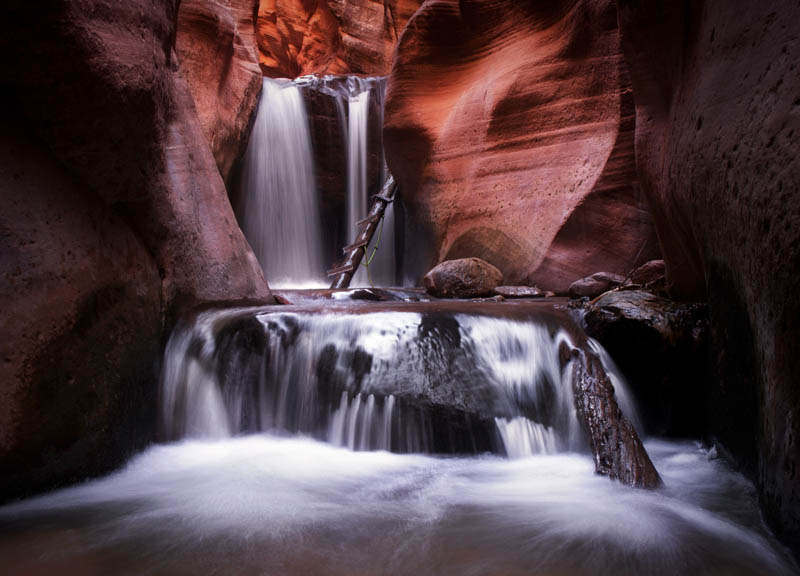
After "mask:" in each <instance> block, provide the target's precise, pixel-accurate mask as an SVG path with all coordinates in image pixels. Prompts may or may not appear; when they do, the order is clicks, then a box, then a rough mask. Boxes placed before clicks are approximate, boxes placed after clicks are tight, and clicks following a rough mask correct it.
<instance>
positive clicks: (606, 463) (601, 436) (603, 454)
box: [572, 350, 661, 488]
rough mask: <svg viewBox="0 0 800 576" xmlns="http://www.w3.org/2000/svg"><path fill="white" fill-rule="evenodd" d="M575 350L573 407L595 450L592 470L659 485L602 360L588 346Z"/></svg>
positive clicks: (632, 482) (638, 483)
mask: <svg viewBox="0 0 800 576" xmlns="http://www.w3.org/2000/svg"><path fill="white" fill-rule="evenodd" d="M574 353H575V354H576V355H575V357H574V370H575V373H574V378H573V381H572V382H573V383H572V387H573V393H574V396H575V408H576V410H577V412H578V419H579V420H580V421H581V422H583V425H584V430H585V431H586V435H587V437H588V440H589V445H590V446H591V448H592V453H593V454H594V464H595V470H596V471H597V473H598V474H603V475H605V476H608V477H609V478H612V479H614V480H618V481H620V482H622V483H623V484H628V485H629V486H635V487H637V488H656V487H658V486H660V485H661V477H660V476H659V475H658V472H657V471H656V468H655V466H653V462H652V461H651V460H650V456H649V455H648V454H647V451H646V450H645V449H644V446H643V445H642V441H641V439H640V438H639V435H638V434H637V433H636V430H635V429H634V428H633V426H632V425H631V423H630V422H629V421H628V420H627V418H625V417H624V416H623V415H622V411H621V410H620V409H619V406H618V405H617V400H616V398H615V397H614V387H613V385H612V384H611V381H610V380H609V378H608V375H607V374H606V372H605V370H604V369H603V364H602V362H601V361H600V359H599V358H598V357H597V356H596V355H595V354H594V353H592V352H589V351H587V350H583V351H579V350H575V351H574Z"/></svg>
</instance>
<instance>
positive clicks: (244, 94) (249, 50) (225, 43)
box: [175, 0, 262, 179]
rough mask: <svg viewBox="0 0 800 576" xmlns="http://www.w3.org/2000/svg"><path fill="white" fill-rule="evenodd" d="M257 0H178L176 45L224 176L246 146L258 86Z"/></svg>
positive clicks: (259, 79)
mask: <svg viewBox="0 0 800 576" xmlns="http://www.w3.org/2000/svg"><path fill="white" fill-rule="evenodd" d="M257 8H258V0H226V1H225V2H210V1H208V0H182V1H181V3H180V8H179V11H178V29H177V34H176V40H175V49H176V51H177V53H178V58H179V60H180V68H181V72H182V74H183V76H184V78H185V79H186V81H187V82H188V84H189V88H190V90H191V92H192V97H193V99H194V103H195V108H196V110H197V116H198V118H199V119H200V125H201V126H202V127H203V133H204V134H205V136H206V139H207V140H208V142H209V144H210V146H211V151H212V152H213V153H214V158H215V159H216V161H217V166H218V167H219V171H220V173H221V174H222V177H223V179H227V178H228V175H229V174H230V171H231V167H232V166H233V163H234V161H235V160H236V159H237V158H238V157H239V156H240V155H241V154H242V153H243V152H244V150H245V148H246V147H247V134H248V126H249V122H250V118H251V116H252V114H253V113H254V111H255V108H256V104H257V102H258V94H259V92H260V90H261V77H262V75H261V68H260V67H259V64H258V45H257V44H256V22H255V17H256V11H257Z"/></svg>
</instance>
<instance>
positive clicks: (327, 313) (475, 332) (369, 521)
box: [0, 302, 797, 576]
mask: <svg viewBox="0 0 800 576" xmlns="http://www.w3.org/2000/svg"><path fill="white" fill-rule="evenodd" d="M468 310H469V313H466V312H465V309H464V307H463V304H461V305H460V304H458V303H441V302H429V303H416V304H410V303H394V304H391V303H390V304H383V303H382V304H375V303H369V304H357V303H347V304H335V303H330V302H329V303H328V304H326V305H325V306H319V305H313V304H307V305H305V306H304V307H291V306H285V307H265V308H251V309H238V310H225V311H207V312H203V313H201V314H199V315H198V316H197V317H196V318H194V319H192V320H191V321H189V322H186V323H185V324H184V325H182V326H181V327H179V328H178V329H177V330H176V331H175V333H174V334H173V336H172V338H171V339H170V341H169V344H168V346H167V351H166V354H165V360H164V372H163V375H162V386H163V388H162V399H161V403H162V409H163V412H162V420H163V424H164V432H165V434H167V435H169V436H171V437H172V438H178V439H179V440H178V441H176V442H173V443H170V444H163V445H156V446H153V447H151V448H150V449H148V450H147V451H146V452H144V453H143V454H141V455H139V456H138V457H136V458H134V459H133V460H132V461H131V462H130V463H128V465H127V466H125V467H124V468H123V469H122V470H120V471H118V472H116V473H114V474H112V475H110V476H108V477H106V478H104V479H99V480H95V481H91V482H87V483H85V484H82V485H78V486H74V487H71V488H67V489H64V490H60V491H57V492H53V493H51V494H47V495H44V496H41V497H38V498H33V499H30V500H26V501H22V502H18V503H14V504H10V505H6V506H4V507H0V560H2V572H3V573H4V574H51V573H59V574H60V573H69V574H122V575H127V574H268V575H286V574H289V575H295V574H297V575H301V574H312V575H337V576H338V575H342V576H344V575H351V574H368V575H372V574H390V575H398V576H403V575H409V576H411V575H420V574H425V575H427V574H435V575H465V574H466V575H472V574H474V575H495V574H503V575H523V574H524V575H542V576H545V575H547V576H552V575H560V576H589V575H592V576H605V575H608V576H612V575H614V576H616V575H620V574H623V575H642V576H660V575H664V576H666V575H681V576H694V575H697V576H700V575H716V574H719V575H732V576H739V575H741V576H745V575H759V576H761V575H763V576H766V575H772V576H781V575H784V574H785V575H790V574H797V568H796V566H795V565H794V564H793V562H792V561H791V559H790V557H789V555H788V554H787V553H786V552H785V551H784V550H783V549H782V548H781V547H780V546H779V545H778V544H777V542H776V541H775V539H774V538H773V537H772V535H771V534H770V533H769V531H768V530H767V529H766V528H765V526H764V524H763V521H762V519H761V516H760V513H759V510H758V506H757V500H756V493H755V490H754V489H753V486H752V484H751V483H750V482H748V481H747V480H745V479H744V478H743V477H742V476H741V475H740V474H739V473H737V472H735V471H734V470H733V469H731V467H730V466H728V464H727V463H726V462H725V461H724V460H723V459H720V458H717V457H716V450H711V451H710V452H709V451H707V450H705V449H703V448H702V447H701V446H699V445H698V444H696V443H694V442H676V441H670V442H667V441H659V440H650V441H649V442H647V443H646V447H647V450H648V451H649V453H650V455H651V457H652V459H653V461H654V463H655V466H656V467H657V469H658V470H659V472H660V474H661V477H662V479H663V481H664V484H663V486H661V487H660V488H658V489H657V490H638V489H632V488H628V487H626V486H623V485H621V484H619V483H617V482H613V481H611V480H608V479H607V478H605V477H601V476H597V475H595V474H594V462H593V458H592V456H591V454H590V453H589V452H588V451H587V450H586V447H585V443H584V441H583V439H582V437H581V433H580V430H579V427H578V425H577V421H576V419H575V411H574V407H573V401H572V392H571V390H572V386H571V377H572V376H571V375H572V370H571V369H570V362H572V361H573V360H570V358H572V357H573V355H574V353H575V350H576V349H575V348H573V347H574V346H584V345H583V344H579V340H581V338H584V337H583V336H582V334H581V333H580V331H579V329H578V328H577V326H576V325H575V324H574V323H573V322H572V321H571V319H570V317H569V315H568V314H567V313H566V312H565V311H560V310H556V309H553V308H552V307H550V306H548V305H543V304H539V305H534V304H516V305H515V304H508V303H507V304H502V305H499V304H483V305H480V304H474V303H473V304H470V307H469V309H468ZM585 348H588V351H586V350H585ZM585 348H581V349H582V350H584V351H586V353H595V354H598V355H599V356H600V357H601V360H602V361H603V363H604V365H605V366H606V369H607V370H610V371H611V372H612V373H613V372H614V370H615V367H614V365H613V361H612V360H611V358H610V357H609V356H607V353H606V352H605V351H604V350H603V348H602V346H600V345H599V344H598V343H596V342H590V343H588V346H586V347H585ZM565 349H566V353H564V352H565ZM570 350H572V351H570ZM611 379H612V381H613V383H614V386H615V390H616V394H617V396H618V397H619V398H620V399H621V404H623V407H624V408H623V409H624V410H625V411H626V413H627V414H628V416H629V417H631V418H632V419H635V418H636V416H635V406H634V405H633V402H632V401H625V400H624V398H625V397H628V398H630V394H629V392H628V391H627V389H626V386H625V382H624V378H623V377H622V375H621V374H619V373H613V374H612V378H611ZM389 450H391V451H392V452H390V451H389ZM397 452H403V453H397ZM408 452H416V453H414V454H409V453H408ZM421 452H427V453H421ZM434 453H437V454H434ZM441 453H451V454H450V455H446V456H445V455H442V454H441Z"/></svg>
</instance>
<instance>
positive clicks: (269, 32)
mask: <svg viewBox="0 0 800 576" xmlns="http://www.w3.org/2000/svg"><path fill="white" fill-rule="evenodd" d="M420 4H422V1H421V0H356V1H352V0H348V1H345V0H312V1H308V0H282V1H280V2H279V1H278V0H261V2H260V5H259V8H258V46H259V52H260V62H261V68H262V70H263V71H264V75H265V76H269V77H272V78H281V77H286V78H295V77H297V76H303V75H305V74H351V73H352V74H367V75H385V74H388V73H389V69H390V68H391V64H392V53H393V52H394V48H395V45H396V43H397V39H398V37H399V36H400V32H401V31H402V30H403V28H404V27H405V25H406V22H407V21H408V19H409V18H411V16H412V15H413V14H414V12H415V11H416V10H417V8H419V6H420Z"/></svg>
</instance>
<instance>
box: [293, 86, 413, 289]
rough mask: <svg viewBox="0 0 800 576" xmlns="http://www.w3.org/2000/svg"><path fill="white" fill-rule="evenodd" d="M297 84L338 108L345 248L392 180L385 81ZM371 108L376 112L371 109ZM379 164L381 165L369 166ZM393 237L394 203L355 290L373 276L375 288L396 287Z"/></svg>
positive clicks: (353, 284) (355, 281)
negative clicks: (386, 149) (373, 178)
mask: <svg viewBox="0 0 800 576" xmlns="http://www.w3.org/2000/svg"><path fill="white" fill-rule="evenodd" d="M297 83H298V85H300V86H303V87H305V88H306V89H311V90H318V91H320V92H323V93H325V94H327V95H329V96H331V97H332V98H334V101H335V103H336V110H337V114H338V120H339V124H340V131H341V133H342V134H343V146H344V148H345V150H346V152H347V158H346V166H345V167H343V169H346V172H347V190H346V196H345V198H346V201H345V223H346V228H345V238H343V239H342V241H341V242H342V243H341V246H342V247H344V246H346V245H347V244H350V243H351V242H353V241H354V240H355V239H356V236H357V234H358V233H359V231H360V228H359V227H358V226H356V222H358V221H359V220H361V219H362V218H364V217H365V216H366V215H367V212H368V210H369V199H370V196H371V195H373V194H377V193H378V192H379V191H380V189H381V187H382V186H383V183H384V182H385V181H386V179H387V177H388V172H387V169H386V162H385V159H384V157H383V141H382V130H381V127H382V126H383V106H384V98H385V91H386V78H382V77H376V78H361V77H358V76H347V77H336V76H323V77H315V76H306V77H302V78H299V79H298V80H297ZM373 106H374V107H375V110H372V107H373ZM371 122H372V123H371ZM376 124H377V126H376ZM375 134H377V137H378V141H370V137H371V135H375ZM371 151H372V152H373V153H372V154H370V152H371ZM376 151H377V152H378V154H377V155H376V154H375V152H376ZM376 162H377V164H378V165H377V166H375V165H371V163H373V164H374V163H376ZM371 170H372V171H373V172H374V171H375V170H377V171H378V172H379V178H378V182H377V183H373V186H372V188H370V182H369V174H370V171H371ZM395 234H396V230H395V217H394V205H392V204H390V205H389V207H388V208H387V209H386V212H385V215H384V220H383V224H382V226H381V232H380V244H379V245H378V250H377V252H376V253H375V257H374V259H373V260H372V262H371V264H370V268H369V276H368V275H367V272H366V268H365V267H364V266H363V265H362V266H361V267H360V269H359V271H358V272H357V273H356V275H355V277H354V278H353V280H352V281H351V284H350V285H351V286H354V287H356V286H361V287H363V286H368V285H369V277H371V278H372V281H373V283H374V284H375V285H376V286H394V285H395V284H396V283H397V282H396V278H397V276H398V273H397V270H396V267H397V263H396V259H395ZM378 240H379V235H378V234H376V235H375V236H374V237H373V240H372V242H371V243H370V246H369V250H368V254H370V255H371V254H372V253H373V250H374V248H375V246H376V243H377V242H378Z"/></svg>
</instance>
